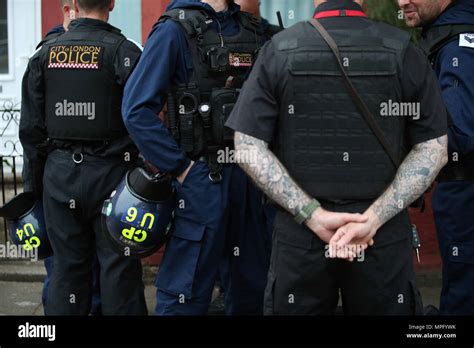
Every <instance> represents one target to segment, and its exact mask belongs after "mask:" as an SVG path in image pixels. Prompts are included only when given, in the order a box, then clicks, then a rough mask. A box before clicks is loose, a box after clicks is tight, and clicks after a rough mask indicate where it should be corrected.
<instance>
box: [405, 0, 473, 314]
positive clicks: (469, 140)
mask: <svg viewBox="0 0 474 348" xmlns="http://www.w3.org/2000/svg"><path fill="white" fill-rule="evenodd" d="M398 3H399V5H400V7H401V8H402V10H403V11H404V12H405V16H406V23H407V24H408V25H409V26H411V27H423V35H422V40H421V47H422V48H423V50H424V51H425V53H426V54H427V55H428V56H429V58H430V60H431V62H432V63H433V68H434V70H435V72H436V75H437V76H438V79H439V82H440V84H441V89H442V92H443V98H444V101H445V103H446V105H447V108H448V110H449V113H450V114H451V117H452V122H453V124H452V125H451V127H450V128H449V133H448V134H449V156H448V157H449V164H448V166H446V168H445V169H443V171H442V172H441V174H440V176H439V177H438V185H437V187H436V190H435V192H434V194H433V212H434V217H435V222H436V229H437V233H438V241H439V246H440V250H441V257H442V260H443V286H442V290H441V305H440V313H441V314H443V315H472V314H474V293H473V291H472V286H473V284H474V216H473V214H472V211H473V209H474V100H473V98H472V95H473V93H474V71H473V69H472V65H473V64H474V3H473V2H472V1H469V0H399V1H398Z"/></svg>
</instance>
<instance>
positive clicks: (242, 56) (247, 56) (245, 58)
mask: <svg viewBox="0 0 474 348" xmlns="http://www.w3.org/2000/svg"><path fill="white" fill-rule="evenodd" d="M252 63H253V55H252V53H232V52H231V53H230V54H229V64H230V66H233V67H235V68H248V67H251V66H252Z"/></svg>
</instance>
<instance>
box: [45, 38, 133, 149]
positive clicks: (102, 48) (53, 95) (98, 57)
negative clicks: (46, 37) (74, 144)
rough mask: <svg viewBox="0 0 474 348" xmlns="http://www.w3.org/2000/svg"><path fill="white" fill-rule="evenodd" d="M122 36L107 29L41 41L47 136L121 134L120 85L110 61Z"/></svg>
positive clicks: (103, 137) (84, 137)
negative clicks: (42, 44) (43, 42)
mask: <svg viewBox="0 0 474 348" xmlns="http://www.w3.org/2000/svg"><path fill="white" fill-rule="evenodd" d="M124 40H126V38H125V37H124V36H123V35H121V34H120V33H114V32H109V31H105V30H104V31H69V32H67V33H65V34H63V35H61V36H59V37H58V38H56V39H53V40H51V41H48V42H46V43H45V44H44V47H43V49H42V51H41V61H42V64H43V71H44V80H45V96H46V97H45V99H46V100H45V112H46V127H47V131H48V137H49V138H51V139H58V140H75V141H107V140H113V139H116V138H120V137H122V136H124V135H126V134H127V131H126V128H125V126H124V124H123V121H122V114H121V104H122V95H123V89H122V87H121V86H120V85H119V84H118V83H117V82H116V81H117V78H116V76H115V68H114V60H115V56H116V52H117V50H118V48H119V47H120V45H121V44H122V43H123V41H124Z"/></svg>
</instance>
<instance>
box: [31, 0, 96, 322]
mask: <svg viewBox="0 0 474 348" xmlns="http://www.w3.org/2000/svg"><path fill="white" fill-rule="evenodd" d="M60 4H61V12H62V13H63V23H62V24H59V25H57V26H55V27H53V28H51V30H49V31H48V33H47V34H46V36H45V37H44V39H43V40H42V41H41V42H40V43H39V44H38V46H37V47H36V49H39V48H40V47H41V46H43V44H44V43H45V42H47V41H49V40H52V39H54V38H56V37H58V36H59V35H62V34H64V33H65V32H66V31H67V29H68V27H69V24H70V23H71V21H72V20H74V19H75V18H76V11H74V6H73V2H72V0H61V1H60ZM28 74H29V69H27V71H26V72H25V76H24V81H23V89H24V90H25V91H27V90H28V85H27V81H28ZM44 266H45V268H46V278H45V279H44V284H43V291H42V295H41V300H42V303H43V308H44V310H45V313H46V306H47V301H48V288H49V282H50V280H51V274H52V272H53V266H54V257H52V256H51V257H48V258H46V259H45V260H44ZM99 272H100V269H99V261H98V260H97V257H94V261H93V266H92V284H93V285H92V286H93V294H92V308H91V314H92V315H100V313H101V311H100V273H99Z"/></svg>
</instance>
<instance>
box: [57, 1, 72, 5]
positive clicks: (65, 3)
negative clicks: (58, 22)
mask: <svg viewBox="0 0 474 348" xmlns="http://www.w3.org/2000/svg"><path fill="white" fill-rule="evenodd" d="M59 2H60V3H61V7H63V6H64V5H69V6H71V7H72V0H60V1H59Z"/></svg>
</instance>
